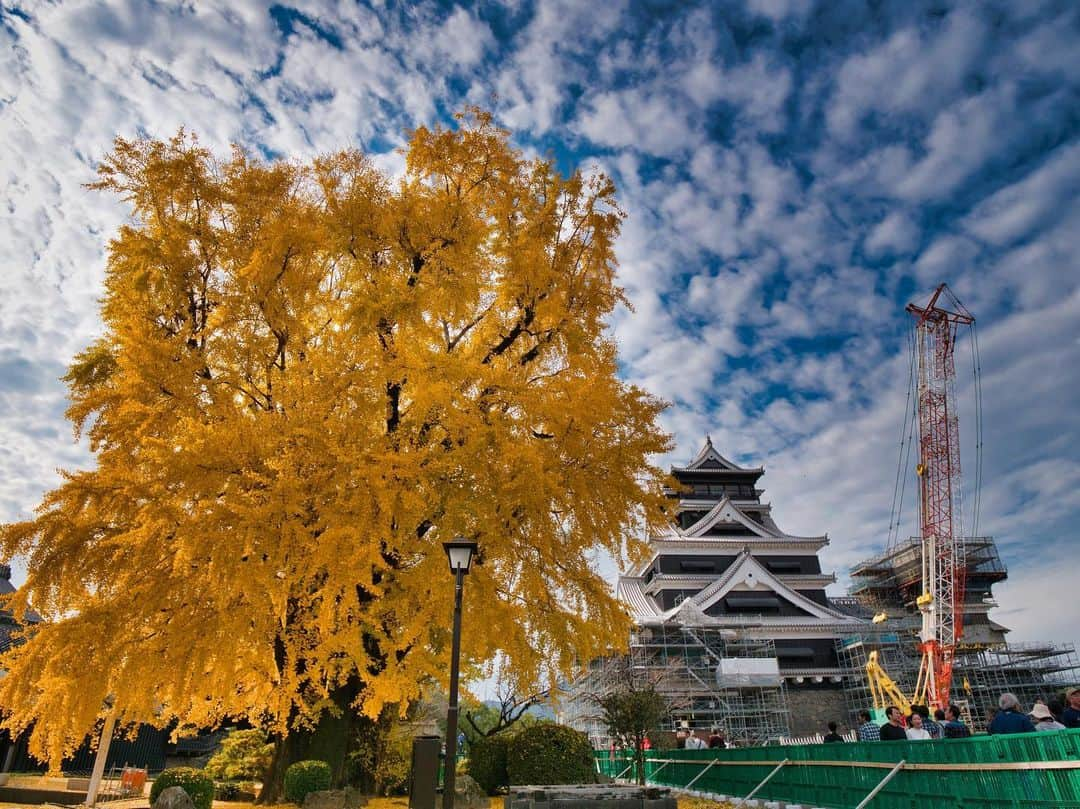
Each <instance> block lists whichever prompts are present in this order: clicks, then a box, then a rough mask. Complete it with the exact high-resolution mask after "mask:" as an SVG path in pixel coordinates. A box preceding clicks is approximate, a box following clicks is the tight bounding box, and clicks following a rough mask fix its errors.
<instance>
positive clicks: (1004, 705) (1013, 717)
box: [986, 691, 1035, 733]
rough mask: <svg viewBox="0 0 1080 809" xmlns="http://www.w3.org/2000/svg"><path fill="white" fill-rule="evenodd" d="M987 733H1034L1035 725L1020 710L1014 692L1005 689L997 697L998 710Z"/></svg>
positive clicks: (1018, 701)
mask: <svg viewBox="0 0 1080 809" xmlns="http://www.w3.org/2000/svg"><path fill="white" fill-rule="evenodd" d="M986 732H987V733H1034V732H1035V726H1034V725H1033V724H1031V720H1030V719H1028V718H1027V717H1026V716H1024V714H1022V713H1021V712H1020V700H1018V699H1017V698H1016V694H1010V693H1009V692H1008V691H1006V692H1005V693H1004V694H1002V695H1001V696H1000V697H998V712H997V715H996V716H995V717H994V721H992V722H991V723H990V727H988V728H987V729H986Z"/></svg>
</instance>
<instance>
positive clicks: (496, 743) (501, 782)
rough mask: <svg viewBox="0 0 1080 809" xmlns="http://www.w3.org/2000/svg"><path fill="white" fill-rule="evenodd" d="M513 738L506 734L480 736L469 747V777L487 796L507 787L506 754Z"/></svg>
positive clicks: (508, 782) (508, 779) (508, 778)
mask: <svg viewBox="0 0 1080 809" xmlns="http://www.w3.org/2000/svg"><path fill="white" fill-rule="evenodd" d="M512 738H513V737H512V736H511V735H510V734H508V733H499V734H496V735H495V736H482V737H480V738H477V739H476V740H474V741H473V742H472V744H470V745H469V775H471V776H472V778H473V780H474V781H476V783H478V784H479V785H480V788H481V789H483V790H484V791H485V792H486V793H487V794H488V795H494V794H495V793H496V792H498V791H499V788H500V787H505V786H509V784H510V777H509V774H508V773H507V770H506V754H507V750H508V749H509V747H510V740H511V739H512Z"/></svg>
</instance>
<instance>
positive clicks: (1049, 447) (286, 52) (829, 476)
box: [0, 0, 1080, 641]
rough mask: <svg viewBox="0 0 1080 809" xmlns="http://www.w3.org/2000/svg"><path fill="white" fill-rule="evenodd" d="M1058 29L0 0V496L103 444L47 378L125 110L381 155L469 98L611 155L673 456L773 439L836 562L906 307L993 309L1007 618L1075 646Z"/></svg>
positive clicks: (96, 290)
mask: <svg viewBox="0 0 1080 809" xmlns="http://www.w3.org/2000/svg"><path fill="white" fill-rule="evenodd" d="M1078 44H1080V7H1078V6H1077V5H1076V4H1075V3H1072V2H1068V1H1067V0H1066V1H1065V2H1037V0H1016V2H1012V3H1007V2H997V3H994V2H979V3H970V4H967V3H951V2H945V1H944V0H938V2H920V1H919V0H895V2H889V0H884V1H883V2H872V3H870V2H855V1H854V0H853V1H852V2H847V1H846V0H823V2H820V3H815V2H813V0H745V2H731V3H726V2H713V3H699V4H694V3H690V2H682V3H680V2H663V1H662V0H653V1H652V2H642V3H627V2H604V3H586V2H584V1H583V0H579V2H554V1H553V2H542V3H535V4H534V3H530V2H527V0H505V1H504V2H494V0H492V1H491V2H481V3H479V4H477V5H475V6H462V5H448V4H435V3H408V4H401V5H400V6H399V5H394V4H387V5H384V4H381V3H375V4H373V5H371V6H368V5H364V4H360V3H351V2H340V3H330V2H326V3H320V2H314V0H313V1H312V2H306V1H304V2H295V3H283V4H279V5H271V4H269V3H266V4H264V3H261V2H253V1H250V2H246V3H245V2H233V0H198V1H197V2H196V0H182V1H181V2H150V1H149V0H128V1H127V2H122V1H121V0H115V1H113V2H59V1H58V0H53V2H47V1H46V0H26V1H25V2H23V1H21V0H0V245H3V248H2V249H3V252H2V253H0V256H2V258H0V521H7V520H12V519H16V518H20V517H25V516H27V515H28V514H29V513H30V511H31V510H32V509H33V507H34V506H35V505H36V504H37V503H38V501H39V499H40V495H41V494H42V492H43V491H45V490H47V489H48V488H50V487H51V486H53V485H54V484H55V483H56V481H57V479H58V478H57V474H56V470H57V468H58V467H65V468H74V467H79V466H81V465H85V464H87V463H89V456H88V454H87V452H86V450H85V447H84V446H81V445H79V444H76V443H74V442H73V440H72V432H71V428H70V426H69V425H68V424H67V423H66V422H65V420H64V418H63V411H64V409H65V399H64V389H63V386H62V385H61V383H60V382H59V379H58V377H60V375H61V374H62V373H63V372H64V369H65V366H66V364H67V363H68V361H69V360H70V358H71V356H72V355H73V354H74V353H75V352H76V351H77V350H79V349H80V348H81V347H82V346H85V345H86V344H87V343H88V342H89V341H90V340H91V339H92V338H93V337H94V336H95V335H96V334H97V333H98V332H99V329H100V326H99V323H98V315H97V303H96V301H97V298H98V297H99V295H100V294H101V282H102V277H103V267H104V253H103V251H104V246H105V243H106V240H107V239H108V237H109V235H110V234H111V233H112V232H113V230H114V229H115V228H116V226H117V224H118V223H119V222H120V221H122V219H123V217H124V211H123V209H122V208H121V207H120V206H119V205H118V204H117V203H116V202H115V201H114V200H112V199H109V198H106V197H103V196H101V195H95V194H92V193H90V192H88V191H86V190H84V189H83V188H82V184H83V183H86V182H87V181H89V180H91V179H92V178H93V176H94V166H95V163H96V161H97V160H99V159H100V158H101V157H102V155H103V154H104V153H105V152H106V150H107V149H108V148H109V145H110V143H111V141H112V139H113V138H114V137H115V136H116V135H124V136H128V137H131V136H135V135H139V134H150V135H153V136H156V137H161V138H165V137H168V136H169V135H171V134H173V133H175V132H176V130H177V129H178V128H179V127H180V126H185V127H187V128H188V129H189V130H192V131H194V132H196V133H197V134H198V135H199V137H200V138H201V139H202V141H203V142H204V143H205V144H207V145H209V146H210V147H211V148H213V149H216V150H219V151H220V152H222V153H223V152H224V151H225V150H226V149H227V146H228V144H229V143H230V142H239V143H242V144H245V145H247V146H249V147H251V148H253V149H256V150H258V151H260V152H261V153H263V154H265V155H270V156H278V155H281V156H289V157H308V156H310V155H313V154H316V153H319V152H323V151H330V150H335V149H338V148H341V147H343V146H348V145H359V146H361V147H362V148H364V149H366V150H368V151H369V152H371V153H373V154H376V155H380V157H379V161H380V163H382V164H383V165H384V166H385V167H386V168H387V169H388V170H391V171H392V170H395V169H396V167H398V166H399V165H400V159H399V157H398V156H397V155H396V153H395V151H394V150H395V149H396V148H397V147H398V146H400V145H401V144H402V143H403V139H404V137H405V134H404V133H405V132H406V131H407V130H408V129H409V128H410V127H414V126H416V125H418V124H422V123H427V124H430V123H433V122H438V121H447V120H448V116H449V114H450V113H452V112H453V111H454V110H456V109H459V108H460V107H461V106H462V105H463V104H465V103H478V104H481V105H483V106H486V107H489V108H492V109H494V111H495V112H496V114H497V116H498V118H499V120H500V121H501V123H502V124H504V125H505V126H507V127H509V128H511V129H512V130H513V131H514V133H515V138H516V140H517V142H518V143H519V144H520V146H521V147H523V148H525V149H527V150H535V151H538V152H550V153H552V154H554V155H555V156H556V157H557V158H558V160H559V161H560V163H561V164H562V165H563V166H564V167H566V168H571V167H574V166H583V167H590V168H591V167H598V168H600V169H602V170H604V171H607V172H609V173H610V174H611V175H612V176H613V177H614V178H615V180H616V182H617V185H618V187H619V190H620V198H621V200H622V203H623V205H624V207H625V208H626V210H627V211H628V212H629V220H628V222H627V223H626V227H625V228H624V234H623V237H622V239H621V242H620V246H619V254H620V261H621V270H620V277H621V283H622V284H623V285H624V286H625V288H626V290H627V293H628V295H629V298H630V299H631V300H632V301H633V304H634V307H635V311H634V312H632V313H631V312H629V311H622V312H620V313H619V314H618V315H617V316H616V317H615V319H614V321H613V328H614V330H615V333H616V336H617V338H618V340H619V343H620V345H621V350H622V362H623V370H624V374H625V376H626V378H627V379H630V380H633V381H634V382H637V383H640V384H642V385H644V386H646V387H647V388H649V389H650V390H652V391H653V392H655V393H657V394H659V395H661V396H663V397H665V398H667V399H668V400H670V401H671V402H672V403H673V406H672V407H671V409H670V410H669V412H668V413H667V415H666V417H665V426H666V427H667V428H669V429H670V430H671V431H673V432H674V433H675V435H676V437H677V441H678V450H677V452H676V453H674V454H673V456H672V457H671V458H669V459H665V463H667V462H675V461H678V462H685V461H686V460H688V459H689V458H690V457H692V456H693V455H694V453H695V452H696V451H697V450H698V448H699V447H700V445H701V443H702V442H703V440H704V436H705V434H706V433H710V434H711V435H712V437H713V441H714V443H715V444H716V445H717V447H718V448H719V449H720V451H721V452H723V453H725V454H727V455H729V457H733V458H734V459H736V460H739V461H742V462H746V463H755V464H756V463H762V464H764V465H765V466H766V469H767V471H766V476H765V478H764V481H763V483H764V486H765V488H766V489H767V498H768V499H769V500H771V502H772V503H773V504H774V509H775V513H776V516H777V519H778V521H779V523H780V525H781V526H782V527H784V528H785V529H786V530H788V531H791V532H793V533H801V534H815V533H820V532H825V531H827V532H828V533H829V535H830V536H831V538H832V545H831V546H830V548H829V549H828V550H827V551H826V552H825V554H824V562H825V564H826V565H827V566H829V567H830V568H832V569H834V570H836V571H837V572H838V573H840V574H841V575H843V573H844V572H845V571H846V570H847V568H848V567H849V566H850V565H851V564H852V563H853V562H855V561H856V560H858V559H860V558H863V557H865V556H867V555H868V554H871V553H873V552H875V551H876V550H877V549H879V548H880V547H881V546H882V545H883V543H884V542H885V539H886V536H887V535H888V533H889V523H890V508H891V504H892V499H893V490H894V479H895V476H896V471H897V455H898V449H899V441H900V436H901V433H902V426H903V421H904V413H905V396H906V393H907V389H908V370H909V361H908V356H907V340H908V335H909V328H910V322H909V321H910V318H909V316H908V315H906V314H905V313H904V304H905V303H906V302H908V301H909V300H921V301H924V300H926V298H927V297H928V296H929V293H930V291H931V290H932V289H933V287H934V286H936V285H937V284H938V283H939V282H941V281H947V282H948V283H949V284H950V286H951V287H952V288H953V289H954V290H955V292H956V294H957V295H958V296H959V298H960V299H961V300H962V301H963V303H964V304H965V305H966V306H967V307H968V308H969V309H970V310H971V311H972V312H973V313H975V315H976V316H977V318H978V324H979V325H978V335H979V349H980V355H981V370H982V383H983V389H984V395H983V407H984V418H985V435H984V443H985V448H984V455H983V463H984V478H985V481H984V486H983V491H982V510H981V519H980V532H981V533H984V534H992V535H994V536H996V537H997V539H998V542H999V544H1000V547H1001V549H1002V552H1003V554H1004V556H1005V561H1006V562H1007V564H1008V565H1009V568H1010V581H1009V582H1008V583H1007V584H1006V585H1004V586H1001V587H999V588H998V591H997V593H996V595H997V596H998V601H999V602H1000V603H1001V608H1000V609H999V610H997V612H996V613H995V616H996V618H997V620H999V621H1001V622H1003V623H1005V624H1007V625H1011V626H1013V627H1014V628H1015V632H1014V633H1013V638H1014V639H1017V640H1019V639H1061V640H1069V641H1078V640H1080V629H1078V628H1077V627H1078V626H1080V599H1078V598H1076V596H1075V593H1074V592H1073V591H1072V589H1071V588H1072V586H1074V585H1073V583H1074V581H1075V578H1076V575H1075V569H1076V564H1077V552H1078V551H1080V545H1078V544H1077V525H1080V420H1078V417H1077V412H1078V409H1077V408H1078V402H1080V258H1078V255H1080V197H1078V193H1077V192H1078V190H1080V137H1078V133H1080V67H1078V60H1077V56H1076V54H1077V50H1078ZM971 357H972V354H971V350H970V347H969V343H967V342H964V343H962V344H961V345H960V347H959V349H958V383H957V393H958V397H959V399H960V401H961V413H962V415H961V418H962V425H961V432H962V438H963V441H964V453H965V455H964V460H965V464H966V466H967V470H969V471H970V470H971V469H972V468H973V466H974V457H975V452H974V449H975V448H974V432H973V429H972V425H973V413H974V401H975V399H974V394H973V380H974V373H973V369H972V360H971ZM972 500H973V498H971V497H969V498H968V504H969V506H970V503H971V501H972ZM906 505H907V508H906V511H905V513H904V515H903V522H902V524H901V527H900V531H901V533H902V534H903V535H907V534H909V533H913V532H914V531H915V514H914V511H913V508H912V505H913V497H912V488H911V487H910V486H909V488H908V496H907V503H906ZM965 514H966V516H965V521H966V523H967V524H968V525H969V526H970V524H971V520H972V514H971V510H970V508H966V509H965ZM16 577H18V572H16ZM835 591H836V593H837V594H839V592H840V591H841V588H840V587H837V588H835Z"/></svg>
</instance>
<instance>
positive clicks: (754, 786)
mask: <svg viewBox="0 0 1080 809" xmlns="http://www.w3.org/2000/svg"><path fill="white" fill-rule="evenodd" d="M631 762H632V756H631V754H630V753H628V752H616V753H615V754H614V755H612V754H611V753H609V752H608V751H597V753H596V764H597V769H598V770H599V772H600V773H602V774H603V775H607V776H610V777H612V778H622V779H626V780H629V779H632V778H633V777H634V776H633V769H632V768H631V767H630V765H631ZM781 765H782V766H781ZM898 765H900V766H899V767H898ZM645 771H646V780H647V781H648V782H649V783H650V784H656V785H661V786H670V787H675V788H682V789H692V790H694V791H700V792H707V793H714V794H720V795H730V796H733V797H740V798H741V797H747V796H749V795H751V794H753V797H755V798H763V799H765V800H772V801H788V802H791V803H801V804H806V805H808V806H819V807H823V809H857V808H858V807H865V809H927V807H945V808H948V807H953V808H954V809H974V808H975V807H979V809H984V808H985V809H998V808H999V807H1000V808H1001V809H1004V808H1005V807H1009V809H1018V808H1019V807H1024V808H1025V809H1026V808H1027V807H1059V808H1060V809H1080V729H1076V730H1062V731H1055V732H1050V733H1046V732H1041V733H1018V734H1012V735H1005V736H972V737H970V738H967V739H940V740H935V741H919V742H908V741H900V742H856V743H854V744H852V743H846V744H806V745H791V746H788V747H746V748H736V749H730V750H650V751H649V752H648V753H647V760H646V765H645ZM762 782H764V783H762ZM883 783H884V786H881V785H882V784H883ZM879 786H881V788H880V791H879V792H877V794H876V795H874V797H873V798H872V799H871V800H870V801H869V802H868V803H864V801H866V799H867V797H868V796H869V795H870V794H871V793H872V792H873V791H874V790H875V788H877V787H879Z"/></svg>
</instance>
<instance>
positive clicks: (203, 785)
mask: <svg viewBox="0 0 1080 809" xmlns="http://www.w3.org/2000/svg"><path fill="white" fill-rule="evenodd" d="M167 787H180V788H181V789H183V790H184V792H186V793H187V794H188V797H189V798H191V802H192V803H194V804H195V809H210V807H211V806H212V805H213V803H214V779H213V778H211V777H210V776H209V775H207V774H206V773H205V772H203V771H202V770H196V769H195V768H194V767H174V768H172V769H170V770H162V772H161V775H159V776H158V777H157V778H155V779H154V784H153V786H151V787H150V804H151V805H153V804H154V803H155V802H156V801H157V799H158V795H160V794H161V791H162V790H163V789H166V788H167Z"/></svg>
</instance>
